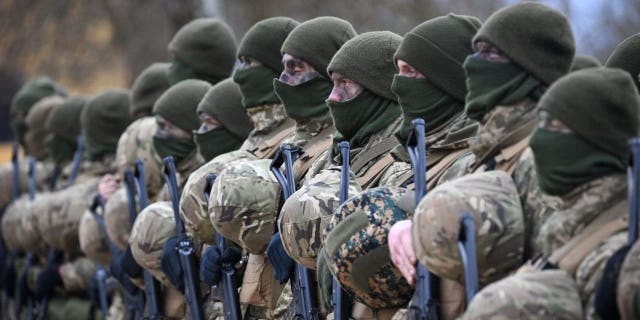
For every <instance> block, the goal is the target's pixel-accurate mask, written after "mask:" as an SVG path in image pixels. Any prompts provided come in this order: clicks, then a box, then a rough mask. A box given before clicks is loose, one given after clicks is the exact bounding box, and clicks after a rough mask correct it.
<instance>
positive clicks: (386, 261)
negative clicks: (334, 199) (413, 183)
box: [321, 187, 414, 309]
mask: <svg viewBox="0 0 640 320" xmlns="http://www.w3.org/2000/svg"><path fill="white" fill-rule="evenodd" d="M406 193H407V190H406V189H402V188H392V187H381V188H374V189H369V190H367V191H366V192H363V193H360V194H359V195H357V196H356V197H353V198H350V199H349V200H347V201H346V202H345V203H344V204H342V205H341V206H340V208H339V209H338V210H337V211H336V212H335V214H334V215H333V216H332V217H331V219H330V220H329V222H328V223H327V227H326V229H325V233H324V239H325V243H324V247H323V249H322V253H321V254H323V255H324V257H325V259H326V262H327V265H328V267H329V270H330V271H331V273H332V274H333V275H334V276H335V277H336V278H337V279H338V281H339V282H340V284H341V285H342V287H343V288H345V289H346V290H347V291H349V292H350V293H351V294H352V295H353V296H354V298H355V299H356V301H360V302H362V303H364V304H366V305H367V306H369V307H371V308H374V309H385V308H393V307H404V306H406V304H407V303H408V302H409V300H410V299H411V297H412V296H413V291H414V290H413V288H412V287H411V286H409V284H407V282H406V280H405V279H404V277H403V276H402V274H401V273H400V270H398V269H397V268H396V267H395V266H394V265H393V263H392V262H391V259H390V257H389V247H388V245H387V236H388V234H389V229H391V226H392V225H393V224H394V223H396V222H398V221H401V220H405V219H407V218H409V216H408V215H407V213H406V212H405V211H403V210H399V208H398V206H397V202H398V200H399V199H401V198H403V196H405V195H406Z"/></svg>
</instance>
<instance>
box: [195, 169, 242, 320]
mask: <svg viewBox="0 0 640 320" xmlns="http://www.w3.org/2000/svg"><path fill="white" fill-rule="evenodd" d="M216 178H217V175H216V174H215V173H210V174H209V175H207V180H206V183H205V185H204V198H205V202H206V203H207V205H208V204H209V195H210V194H211V188H212V187H213V183H214V182H215V181H216ZM214 232H215V231H214ZM215 238H216V246H217V247H218V250H219V251H220V254H222V253H224V251H225V250H226V249H227V244H226V240H225V238H224V237H223V236H222V235H221V234H219V233H217V232H215ZM235 272H236V269H235V268H234V267H233V265H231V263H228V262H225V263H223V264H222V304H223V310H224V318H225V319H226V320H242V313H241V311H240V299H239V297H238V289H237V288H236V286H235V281H234V278H235ZM214 291H216V288H215V287H213V288H211V292H212V293H213V292H214Z"/></svg>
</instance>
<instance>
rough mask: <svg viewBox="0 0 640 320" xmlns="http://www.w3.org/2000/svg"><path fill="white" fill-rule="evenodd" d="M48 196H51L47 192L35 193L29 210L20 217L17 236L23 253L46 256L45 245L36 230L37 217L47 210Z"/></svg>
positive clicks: (40, 233) (46, 248) (38, 230)
mask: <svg viewBox="0 0 640 320" xmlns="http://www.w3.org/2000/svg"><path fill="white" fill-rule="evenodd" d="M50 196H51V194H50V193H48V192H45V193H37V194H36V197H35V199H34V200H35V201H33V203H32V204H31V205H30V206H29V210H26V211H25V212H24V214H23V215H22V220H21V227H20V228H19V229H20V233H19V234H18V237H19V239H20V243H21V244H22V247H23V248H24V249H25V251H28V252H32V253H34V254H36V255H42V256H46V253H47V252H48V246H47V243H46V242H45V241H44V239H43V238H42V232H41V231H40V229H39V228H38V216H39V215H41V214H42V213H43V212H45V211H46V210H47V207H48V205H49V200H48V199H49V198H50Z"/></svg>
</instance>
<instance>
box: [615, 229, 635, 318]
mask: <svg viewBox="0 0 640 320" xmlns="http://www.w3.org/2000/svg"><path fill="white" fill-rule="evenodd" d="M639 274H640V242H637V241H636V243H635V244H634V245H633V246H632V247H631V250H629V253H628V254H627V257H626V258H625V259H624V263H623V264H622V268H621V269H620V275H619V276H618V291H617V300H618V310H619V311H620V318H621V319H623V320H631V319H637V318H638V317H639V316H640V308H639V306H640V290H638V289H639V288H640V276H638V275H639Z"/></svg>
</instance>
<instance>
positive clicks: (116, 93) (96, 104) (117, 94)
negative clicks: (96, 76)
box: [80, 89, 133, 152]
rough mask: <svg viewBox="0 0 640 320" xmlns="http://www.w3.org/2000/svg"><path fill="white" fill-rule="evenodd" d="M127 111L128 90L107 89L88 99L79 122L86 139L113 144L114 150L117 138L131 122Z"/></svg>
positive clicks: (131, 119)
mask: <svg viewBox="0 0 640 320" xmlns="http://www.w3.org/2000/svg"><path fill="white" fill-rule="evenodd" d="M132 121H133V118H132V117H131V114H130V113H129V91H128V90H124V89H114V90H107V91H105V92H103V93H101V94H98V95H97V96H95V97H93V98H92V99H90V100H89V101H88V102H87V104H86V105H85V106H84V108H82V114H81V115H80V124H81V130H82V133H83V134H84V135H85V137H86V139H87V140H90V141H94V142H97V143H101V144H105V145H109V146H113V151H114V152H115V149H116V145H117V144H118V139H119V138H120V135H121V134H122V133H123V132H124V130H125V129H126V128H127V127H128V126H129V124H131V122H132Z"/></svg>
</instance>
